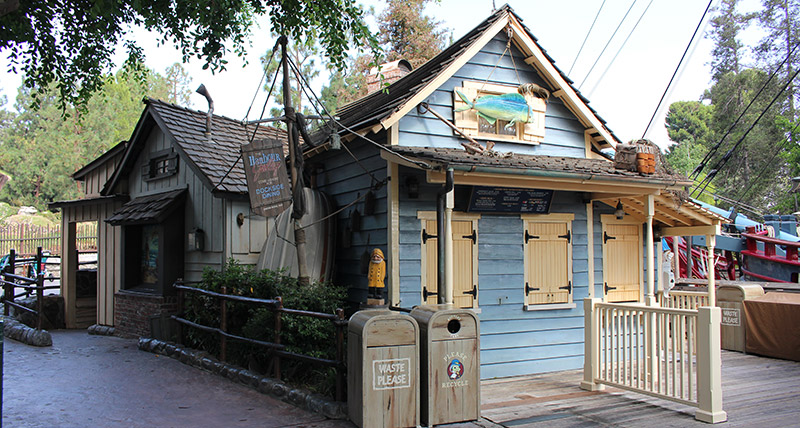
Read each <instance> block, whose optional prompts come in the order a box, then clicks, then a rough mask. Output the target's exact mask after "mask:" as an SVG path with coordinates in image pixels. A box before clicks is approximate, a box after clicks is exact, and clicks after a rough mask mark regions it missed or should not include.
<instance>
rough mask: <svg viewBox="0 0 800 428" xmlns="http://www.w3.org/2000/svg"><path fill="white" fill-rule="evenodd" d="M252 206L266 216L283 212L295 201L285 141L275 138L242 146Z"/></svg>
mask: <svg viewBox="0 0 800 428" xmlns="http://www.w3.org/2000/svg"><path fill="white" fill-rule="evenodd" d="M242 160H243V161H244V173H245V177H246V178H247V189H248V191H249V193H250V208H251V209H252V210H253V212H254V213H256V214H259V215H263V216H265V217H272V216H275V215H278V214H280V213H281V212H282V211H283V210H285V209H286V207H288V206H289V204H290V203H291V201H292V192H291V186H290V185H289V177H288V175H287V173H286V159H285V157H284V153H283V143H282V142H281V141H280V140H278V139H274V138H267V139H263V140H255V141H253V142H252V143H250V144H245V145H243V146H242Z"/></svg>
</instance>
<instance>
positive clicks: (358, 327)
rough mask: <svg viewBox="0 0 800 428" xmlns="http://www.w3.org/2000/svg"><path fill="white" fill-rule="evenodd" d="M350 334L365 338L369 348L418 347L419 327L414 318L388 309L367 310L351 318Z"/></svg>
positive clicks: (349, 324) (348, 326)
mask: <svg viewBox="0 0 800 428" xmlns="http://www.w3.org/2000/svg"><path fill="white" fill-rule="evenodd" d="M347 331H348V332H349V333H353V334H357V335H359V336H361V337H363V340H364V344H365V346H367V347H376V346H401V345H416V343H417V341H418V337H419V326H418V325H417V322H416V321H415V320H414V318H411V317H410V316H408V315H407V314H404V313H402V312H394V311H390V310H388V309H367V310H363V311H358V312H356V313H355V314H353V316H352V317H350V321H349V322H348V324H347Z"/></svg>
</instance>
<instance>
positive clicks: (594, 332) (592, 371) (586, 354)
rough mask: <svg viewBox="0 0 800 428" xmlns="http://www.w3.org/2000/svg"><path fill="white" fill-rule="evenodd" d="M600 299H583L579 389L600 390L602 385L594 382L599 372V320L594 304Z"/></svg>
mask: <svg viewBox="0 0 800 428" xmlns="http://www.w3.org/2000/svg"><path fill="white" fill-rule="evenodd" d="M600 302H601V300H600V299H583V320H584V321H583V326H584V330H583V334H584V341H583V347H584V351H583V381H582V382H581V389H585V390H588V391H601V390H603V388H604V386H603V385H601V384H599V383H595V379H597V378H598V377H599V373H600V322H599V317H597V316H596V313H595V312H596V311H595V305H596V304H598V303H600Z"/></svg>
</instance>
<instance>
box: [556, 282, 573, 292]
mask: <svg viewBox="0 0 800 428" xmlns="http://www.w3.org/2000/svg"><path fill="white" fill-rule="evenodd" d="M558 289H559V290H567V293H569V294H572V281H569V282H567V285H565V286H563V287H558Z"/></svg>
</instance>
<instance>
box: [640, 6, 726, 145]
mask: <svg viewBox="0 0 800 428" xmlns="http://www.w3.org/2000/svg"><path fill="white" fill-rule="evenodd" d="M713 2H714V0H708V6H706V10H705V11H703V16H702V17H700V22H698V23H697V27H695V29H694V33H692V38H691V39H689V44H688V45H686V49H685V50H684V51H683V55H681V60H680V61H678V66H677V67H675V71H674V72H673V73H672V77H671V78H670V79H669V83H667V87H666V88H664V93H663V94H662V95H661V99H660V100H658V104H657V105H656V109H655V110H654V111H653V116H652V117H651V118H650V121H649V122H647V127H646V128H645V129H644V132H643V133H642V138H644V136H645V135H647V131H648V130H650V125H652V124H653V120H655V118H656V114H657V113H658V109H659V108H660V107H661V103H662V102H664V98H665V97H666V96H667V92H668V91H669V87H670V86H672V81H673V80H675V76H677V75H678V70H680V69H681V64H683V60H684V58H686V54H687V53H688V52H689V48H691V47H692V43H693V42H694V38H695V37H696V36H697V32H698V31H700V26H701V25H702V24H703V21H705V19H706V15H707V14H708V10H709V9H711V3H713Z"/></svg>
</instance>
